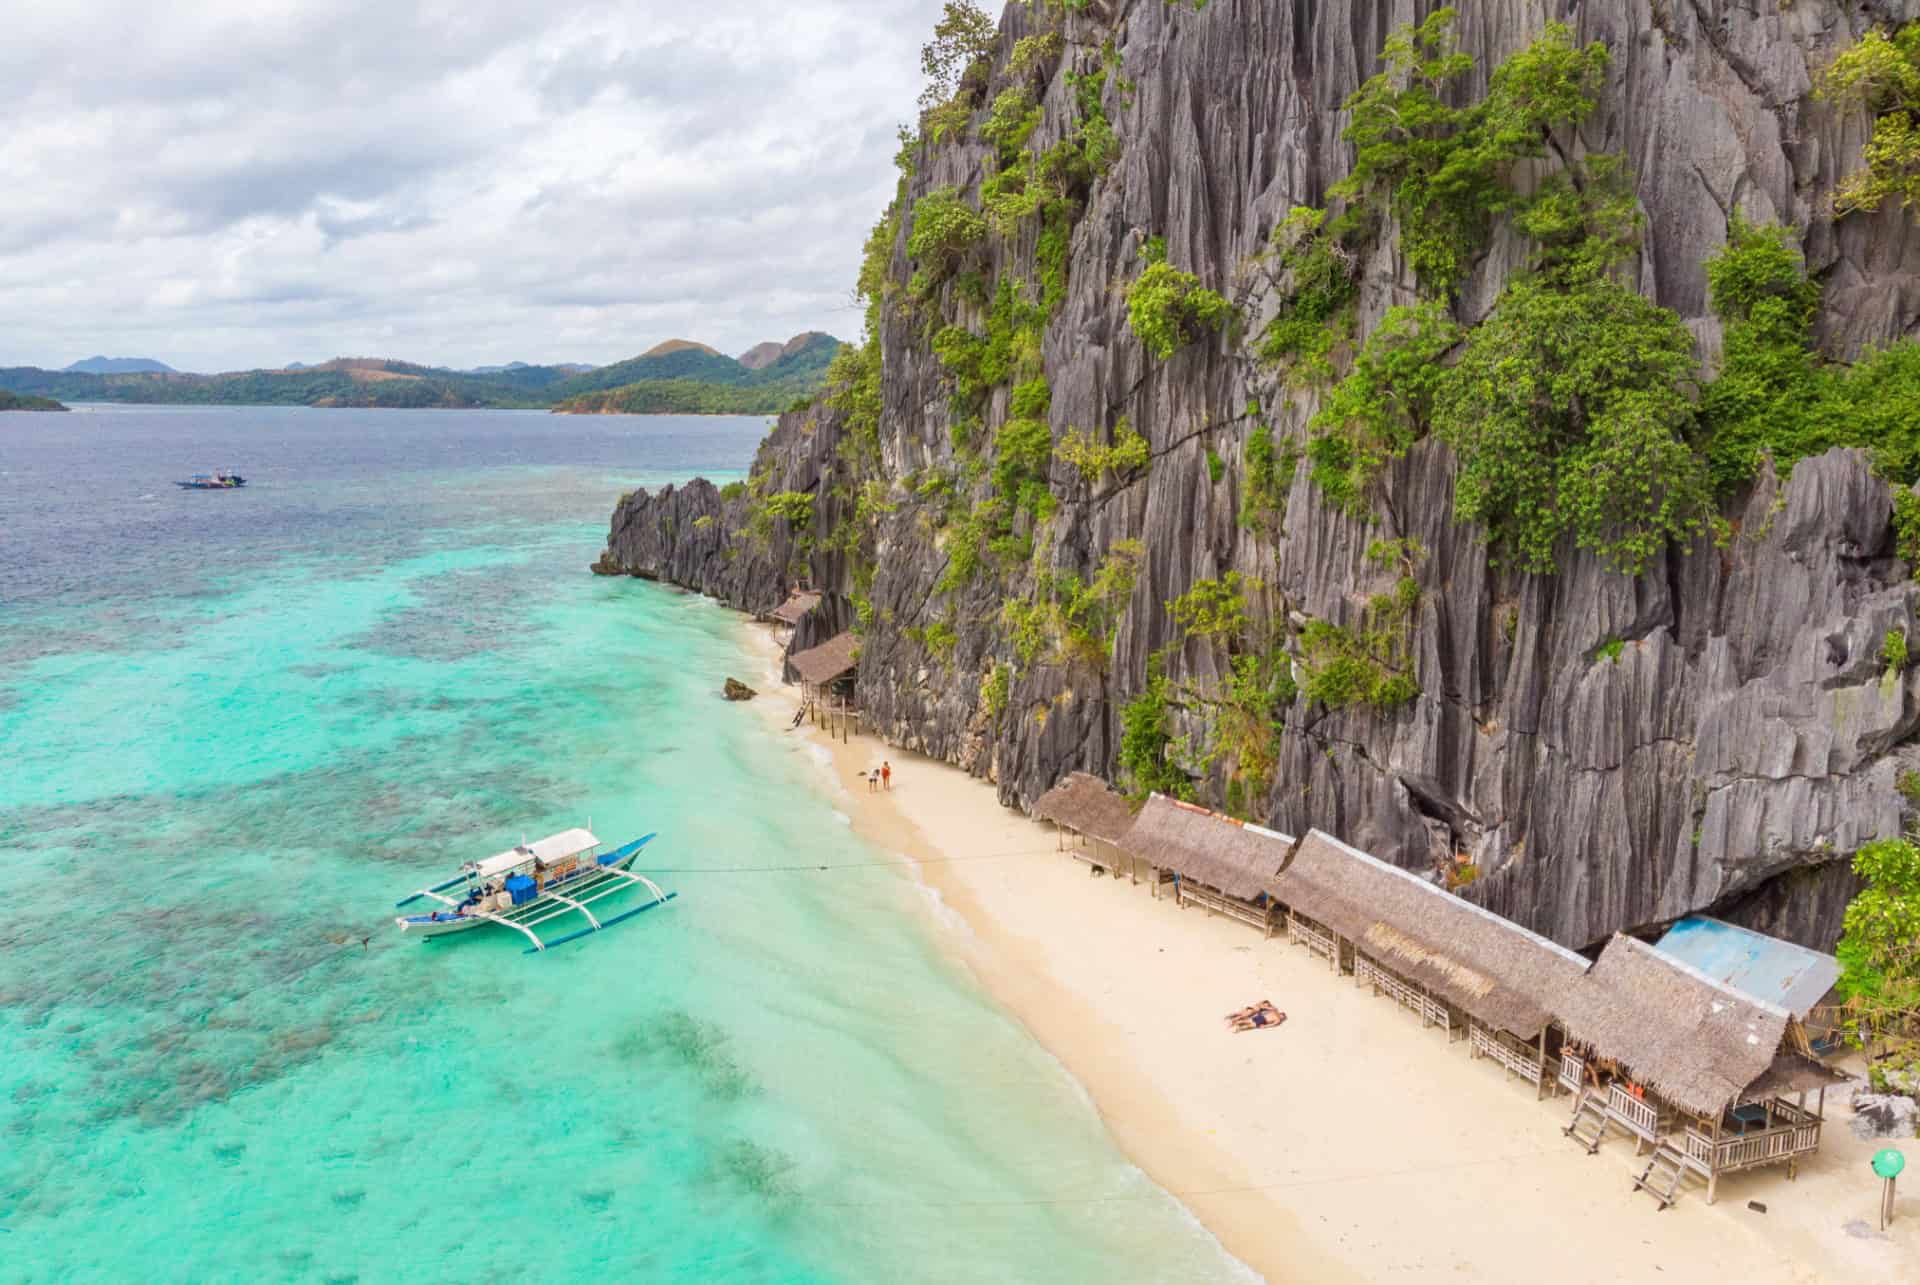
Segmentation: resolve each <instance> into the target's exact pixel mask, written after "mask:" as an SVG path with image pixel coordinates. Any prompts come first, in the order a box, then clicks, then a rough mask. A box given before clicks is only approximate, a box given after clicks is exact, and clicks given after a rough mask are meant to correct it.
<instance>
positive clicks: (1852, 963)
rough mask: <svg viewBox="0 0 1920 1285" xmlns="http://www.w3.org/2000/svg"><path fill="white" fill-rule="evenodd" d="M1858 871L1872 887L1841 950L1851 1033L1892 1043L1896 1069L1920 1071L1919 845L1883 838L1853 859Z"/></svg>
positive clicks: (1852, 909)
mask: <svg viewBox="0 0 1920 1285" xmlns="http://www.w3.org/2000/svg"><path fill="white" fill-rule="evenodd" d="M1853 870H1854V873H1855V874H1857V875H1859V876H1860V877H1861V878H1862V879H1864V880H1866V883H1867V886H1866V888H1865V889H1863V890H1862V891H1861V893H1860V895H1859V896H1857V897H1855V898H1854V899H1853V901H1852V903H1851V904H1850V905H1848V907H1847V914H1846V919H1845V921H1844V928H1843V931H1842V933H1841V937H1840V945H1839V947H1838V948H1837V950H1836V951H1835V953H1836V954H1837V955H1838V956H1839V959H1840V968H1841V972H1840V983H1839V985H1840V993H1841V994H1842V995H1844V996H1845V997H1846V1000H1847V1008H1848V1021H1847V1025H1848V1029H1849V1031H1850V1033H1851V1034H1852V1035H1853V1036H1854V1038H1855V1039H1856V1041H1860V1042H1864V1040H1862V1036H1864V1037H1865V1039H1875V1040H1884V1041H1888V1042H1891V1043H1892V1044H1893V1045H1894V1046H1895V1048H1896V1051H1897V1052H1899V1053H1900V1054H1901V1055H1900V1056H1896V1057H1895V1058H1894V1059H1893V1060H1894V1062H1895V1064H1896V1065H1900V1064H1902V1063H1911V1064H1914V1069H1916V1070H1920V844H1916V843H1915V842H1914V841H1913V840H1911V839H1904V838H1902V839H1880V840H1876V841H1875V842H1873V843H1869V844H1868V845H1867V846H1866V847H1864V848H1862V849H1860V851H1859V852H1857V853H1855V854H1854V858H1853ZM1881 1074H1884V1068H1882V1069H1881ZM1880 1087H1882V1088H1884V1087H1885V1086H1884V1084H1883V1085H1881V1086H1880Z"/></svg>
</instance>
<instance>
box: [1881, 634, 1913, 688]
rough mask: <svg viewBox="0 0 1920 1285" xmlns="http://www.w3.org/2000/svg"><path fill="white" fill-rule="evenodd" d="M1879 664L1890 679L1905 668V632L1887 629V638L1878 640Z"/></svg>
mask: <svg viewBox="0 0 1920 1285" xmlns="http://www.w3.org/2000/svg"><path fill="white" fill-rule="evenodd" d="M1880 663H1881V664H1883V665H1885V666H1886V667H1887V675H1888V677H1892V676H1894V675H1896V674H1898V673H1900V672H1901V671H1902V670H1904V669H1906V667H1907V631H1906V630H1904V629H1889V630H1887V636H1886V637H1885V638H1882V639H1881V640H1880Z"/></svg>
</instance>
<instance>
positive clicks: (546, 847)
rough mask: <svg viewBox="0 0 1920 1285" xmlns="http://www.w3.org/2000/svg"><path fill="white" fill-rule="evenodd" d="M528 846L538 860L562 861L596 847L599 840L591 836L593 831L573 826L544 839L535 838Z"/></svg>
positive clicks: (598, 844)
mask: <svg viewBox="0 0 1920 1285" xmlns="http://www.w3.org/2000/svg"><path fill="white" fill-rule="evenodd" d="M528 846H529V847H531V848H532V849H533V855H534V856H536V857H538V858H539V859H540V860H542V861H546V862H554V861H564V860H566V859H567V858H568V857H572V856H578V855H579V854H580V853H582V852H586V851H588V850H589V849H592V848H597V847H599V846H600V840H598V839H596V838H594V837H593V831H591V830H583V829H580V828H578V827H575V828H574V829H572V830H562V831H561V832H560V833H559V834H553V835H548V836H547V837H546V838H544V839H536V840H535V841H534V842H533V843H531V844H529V845H528Z"/></svg>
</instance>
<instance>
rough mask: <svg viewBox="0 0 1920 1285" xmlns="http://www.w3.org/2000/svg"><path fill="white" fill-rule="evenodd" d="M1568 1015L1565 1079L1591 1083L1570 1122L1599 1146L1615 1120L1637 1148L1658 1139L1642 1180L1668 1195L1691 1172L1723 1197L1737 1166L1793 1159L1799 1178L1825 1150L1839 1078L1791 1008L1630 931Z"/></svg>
mask: <svg viewBox="0 0 1920 1285" xmlns="http://www.w3.org/2000/svg"><path fill="white" fill-rule="evenodd" d="M1754 936H1756V937H1757V936H1759V934H1754ZM1768 940H1770V939H1768ZM1835 975H1836V976H1837V969H1836V971H1835ZM1808 985H1809V986H1811V985H1812V983H1811V982H1809V983H1808ZM1821 989H1822V990H1823V991H1824V989H1825V987H1821ZM1796 1002H1797V1001H1796ZM1809 1004H1811V1001H1809ZM1554 1015H1555V1017H1556V1018H1557V1019H1558V1020H1559V1021H1560V1023H1561V1025H1562V1026H1563V1027H1564V1028H1565V1029H1566V1032H1567V1038H1568V1041H1569V1043H1568V1045H1567V1047H1566V1050H1565V1051H1564V1053H1563V1055H1562V1059H1561V1060H1562V1078H1563V1079H1564V1080H1566V1081H1567V1082H1568V1083H1569V1084H1570V1085H1573V1086H1575V1087H1576V1090H1577V1092H1576V1099H1575V1106H1574V1116H1573V1120H1572V1122H1571V1123H1570V1124H1568V1125H1567V1126H1566V1127H1565V1128H1564V1129H1562V1130H1561V1132H1563V1133H1565V1134H1567V1135H1568V1136H1569V1137H1572V1138H1574V1139H1575V1140H1577V1141H1579V1142H1580V1143H1581V1144H1582V1145H1584V1146H1585V1147H1586V1148H1587V1150H1588V1152H1589V1153H1591V1152H1594V1151H1597V1150H1598V1149H1599V1147H1600V1143H1601V1142H1602V1141H1604V1140H1605V1138H1606V1136H1607V1134H1608V1132H1609V1131H1610V1130H1612V1129H1615V1128H1618V1129H1620V1130H1622V1131H1623V1132H1625V1133H1628V1134H1631V1135H1632V1136H1633V1138H1634V1140H1635V1145H1634V1152H1635V1154H1636V1155H1637V1154H1639V1152H1640V1151H1641V1150H1642V1149H1643V1148H1645V1147H1648V1146H1651V1147H1652V1148H1653V1154H1652V1157H1651V1159H1650V1160H1649V1161H1648V1163H1647V1166H1646V1169H1645V1171H1644V1172H1643V1173H1642V1174H1641V1175H1640V1177H1639V1179H1638V1180H1637V1181H1636V1182H1635V1184H1634V1186H1635V1189H1636V1190H1644V1191H1649V1192H1651V1193H1652V1194H1653V1195H1654V1196H1655V1198H1657V1199H1658V1200H1659V1201H1660V1207H1661V1208H1663V1209H1664V1208H1666V1207H1667V1206H1668V1205H1670V1204H1672V1203H1673V1202H1674V1200H1675V1199H1677V1197H1678V1192H1679V1189H1680V1186H1681V1184H1682V1183H1683V1182H1684V1181H1685V1180H1687V1179H1690V1178H1691V1179H1698V1180H1702V1181H1704V1182H1705V1183H1706V1186H1707V1202H1708V1203H1709V1204H1711V1203H1713V1200H1714V1197H1715V1196H1716V1195H1717V1194H1718V1190H1719V1184H1720V1179H1721V1178H1722V1177H1724V1176H1726V1175H1727V1174H1731V1173H1738V1172H1740V1171H1742V1170H1746V1169H1755V1168H1759V1167H1761V1166H1764V1165H1776V1164H1784V1165H1785V1166H1787V1176H1788V1177H1789V1178H1792V1177H1794V1176H1795V1173H1796V1170H1797V1169H1798V1166H1799V1162H1800V1160H1801V1159H1802V1158H1803V1157H1806V1156H1809V1155H1811V1154H1813V1153H1814V1152H1815V1151H1817V1150H1818V1149H1819V1147H1820V1128H1821V1124H1822V1119H1823V1115H1824V1111H1825V1106H1826V1087H1827V1085H1829V1084H1831V1083H1834V1082H1836V1081H1837V1080H1838V1079H1839V1077H1838V1076H1836V1075H1835V1074H1834V1073H1833V1072H1831V1071H1829V1070H1828V1069H1827V1068H1826V1067H1824V1066H1822V1065H1820V1063H1818V1062H1817V1061H1815V1060H1814V1059H1813V1058H1812V1057H1811V1056H1809V1055H1808V1051H1807V1050H1808V1044H1807V1038H1806V1030H1805V1028H1804V1027H1803V1026H1802V1025H1801V1024H1800V1021H1799V1019H1797V1018H1796V1017H1795V1016H1794V1014H1793V1013H1792V1012H1791V1011H1789V1010H1788V1009H1785V1008H1782V1007H1780V1006H1779V1005H1778V1004H1775V1003H1772V1002H1770V1001H1768V1000H1764V999H1761V998H1759V997H1757V996H1754V995H1749V994H1746V993H1745V992H1743V991H1741V990H1739V989H1736V988H1735V987H1733V986H1730V985H1728V984H1726V983H1725V982H1722V981H1720V980H1717V979H1716V978H1714V977H1711V976H1709V975H1708V974H1706V973H1704V972H1701V971H1700V970H1699V969H1698V968H1695V967H1694V966H1693V965H1691V964H1689V963H1687V962H1686V961H1685V960H1682V959H1679V958H1676V957H1675V956H1673V955H1670V954H1667V953H1666V952H1664V951H1661V950H1659V949H1657V948H1656V947H1653V946H1649V945H1648V944H1647V943H1645V942H1643V941H1636V940H1635V939H1633V938H1631V937H1625V936H1616V937H1615V938H1614V939H1613V940H1612V941H1611V942H1609V943H1608V944H1607V948H1606V950H1605V951H1604V952H1602V954H1601V956H1600V962H1598V963H1597V964H1595V965H1594V966H1593V968H1592V969H1591V970H1590V971H1589V972H1588V973H1587V975H1586V976H1585V977H1583V978H1581V979H1580V981H1579V983H1578V984H1576V985H1574V986H1570V987H1568V988H1567V989H1566V991H1565V992H1564V993H1563V994H1562V995H1561V998H1560V1002H1559V1004H1558V1005H1557V1006H1556V1008H1555V1010H1554ZM1815 1091H1817V1093H1818V1097H1817V1098H1816V1099H1815V1101H1814V1102H1813V1103H1812V1104H1809V1103H1808V1101H1807V1094H1808V1093H1809V1092H1815ZM1789 1096H1791V1097H1792V1098H1793V1100H1792V1101H1788V1100H1787V1099H1788V1097H1789Z"/></svg>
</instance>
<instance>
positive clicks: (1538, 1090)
mask: <svg viewBox="0 0 1920 1285" xmlns="http://www.w3.org/2000/svg"><path fill="white" fill-rule="evenodd" d="M1535 1068H1536V1070H1537V1071H1538V1072H1539V1074H1537V1075H1536V1076H1535V1077H1534V1080H1533V1100H1534V1101H1535V1102H1538V1101H1540V1100H1541V1099H1542V1098H1544V1097H1546V1096H1547V1087H1548V1086H1549V1085H1551V1084H1552V1083H1553V1081H1552V1080H1550V1079H1548V1078H1547V1028H1546V1027H1544V1026H1543V1027H1541V1028H1540V1061H1539V1062H1537V1063H1536V1064H1535Z"/></svg>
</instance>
